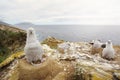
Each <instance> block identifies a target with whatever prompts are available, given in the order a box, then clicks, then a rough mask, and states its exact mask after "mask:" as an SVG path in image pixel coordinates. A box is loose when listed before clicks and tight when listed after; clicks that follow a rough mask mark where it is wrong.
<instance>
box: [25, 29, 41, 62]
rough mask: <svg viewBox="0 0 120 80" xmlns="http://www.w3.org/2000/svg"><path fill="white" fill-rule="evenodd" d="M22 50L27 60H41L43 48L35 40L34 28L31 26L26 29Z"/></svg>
mask: <svg viewBox="0 0 120 80" xmlns="http://www.w3.org/2000/svg"><path fill="white" fill-rule="evenodd" d="M24 52H25V55H26V59H27V61H28V62H30V63H32V62H35V61H38V60H42V54H43V49H42V47H41V44H40V43H39V41H38V40H37V37H36V34H35V30H34V29H33V28H29V29H28V30H27V39H26V45H25V48H24Z"/></svg>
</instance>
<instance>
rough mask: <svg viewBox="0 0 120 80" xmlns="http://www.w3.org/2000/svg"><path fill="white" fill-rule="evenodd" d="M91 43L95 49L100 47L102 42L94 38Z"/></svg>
mask: <svg viewBox="0 0 120 80" xmlns="http://www.w3.org/2000/svg"><path fill="white" fill-rule="evenodd" d="M93 43H94V44H93V48H96V49H98V48H101V45H102V43H101V42H100V41H99V40H95V41H93Z"/></svg>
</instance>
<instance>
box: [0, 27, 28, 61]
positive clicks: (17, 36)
mask: <svg viewBox="0 0 120 80" xmlns="http://www.w3.org/2000/svg"><path fill="white" fill-rule="evenodd" d="M25 39H26V33H25V32H20V31H19V32H15V31H11V30H8V29H6V30H2V29H0V63H1V62H2V61H4V60H5V59H6V58H7V57H8V56H9V55H10V54H11V53H15V52H16V51H19V50H21V49H22V48H23V46H24V44H25Z"/></svg>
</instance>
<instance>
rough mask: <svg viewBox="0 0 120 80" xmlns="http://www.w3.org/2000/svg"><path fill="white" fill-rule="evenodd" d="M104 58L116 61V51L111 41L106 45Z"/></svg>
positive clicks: (103, 52)
mask: <svg viewBox="0 0 120 80" xmlns="http://www.w3.org/2000/svg"><path fill="white" fill-rule="evenodd" d="M102 57H103V58H106V59H114V57H115V50H114V48H113V45H112V42H111V41H110V40H109V41H108V42H107V43H106V48H104V49H103V51H102Z"/></svg>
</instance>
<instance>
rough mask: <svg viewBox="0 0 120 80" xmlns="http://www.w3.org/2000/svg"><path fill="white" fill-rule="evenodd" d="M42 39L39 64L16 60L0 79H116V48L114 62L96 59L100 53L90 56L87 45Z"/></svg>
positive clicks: (119, 66)
mask: <svg viewBox="0 0 120 80" xmlns="http://www.w3.org/2000/svg"><path fill="white" fill-rule="evenodd" d="M46 40H47V41H46ZM46 40H45V41H43V42H44V44H43V45H42V47H43V49H44V56H43V59H44V61H43V62H42V63H40V64H35V65H31V64H29V63H28V62H27V61H26V59H25V58H22V59H16V60H15V61H14V62H13V63H12V64H11V65H10V66H9V67H8V68H7V69H9V70H8V71H7V73H3V74H4V75H3V76H2V77H1V80H120V64H119V63H120V60H119V56H120V47H119V46H114V48H115V50H116V52H117V53H116V57H115V60H112V61H109V60H106V59H103V58H102V57H101V56H100V54H101V51H97V53H94V55H93V50H92V46H91V45H90V44H89V43H88V42H64V41H63V40H57V39H55V38H52V37H50V38H47V39H46ZM51 40H52V41H51ZM46 42H47V43H46ZM48 43H49V46H48V45H46V44H48ZM52 44H55V45H52ZM66 44H67V47H66ZM68 46H69V47H68ZM51 47H52V48H51ZM62 50H63V51H62Z"/></svg>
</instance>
